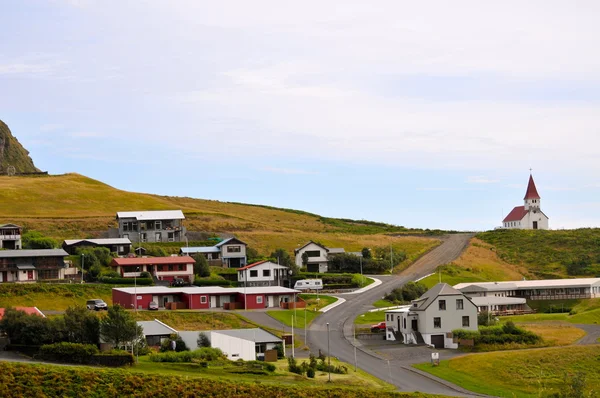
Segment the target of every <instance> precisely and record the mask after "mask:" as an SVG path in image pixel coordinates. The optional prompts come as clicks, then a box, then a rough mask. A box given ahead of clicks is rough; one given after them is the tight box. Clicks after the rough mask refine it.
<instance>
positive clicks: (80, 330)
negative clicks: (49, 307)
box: [64, 306, 100, 344]
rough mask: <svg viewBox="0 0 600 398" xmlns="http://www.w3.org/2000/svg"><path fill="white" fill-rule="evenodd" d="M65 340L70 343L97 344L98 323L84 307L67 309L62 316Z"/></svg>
mask: <svg viewBox="0 0 600 398" xmlns="http://www.w3.org/2000/svg"><path fill="white" fill-rule="evenodd" d="M64 321H65V329H66V335H67V339H68V340H69V342H71V343H81V344H98V342H99V337H100V321H99V320H98V317H97V316H96V314H94V313H93V312H90V311H89V310H88V309H87V308H86V307H83V306H77V307H69V308H67V311H66V312H65V316H64Z"/></svg>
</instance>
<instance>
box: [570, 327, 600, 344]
mask: <svg viewBox="0 0 600 398" xmlns="http://www.w3.org/2000/svg"><path fill="white" fill-rule="evenodd" d="M574 326H576V327H578V328H579V329H583V330H584V331H585V332H586V333H587V334H586V335H585V336H583V337H582V338H581V339H579V341H577V343H576V344H578V345H587V344H598V339H600V325H588V324H583V323H576V324H575V325H574Z"/></svg>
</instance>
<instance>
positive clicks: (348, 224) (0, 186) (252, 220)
mask: <svg viewBox="0 0 600 398" xmlns="http://www.w3.org/2000/svg"><path fill="white" fill-rule="evenodd" d="M0 202H1V203H3V205H2V206H1V207H0V222H13V223H17V224H19V225H22V226H24V227H25V228H26V229H35V230H37V231H40V232H41V233H43V234H45V235H47V236H50V237H53V238H55V239H57V240H63V239H72V238H81V237H98V236H99V235H100V233H101V232H104V231H106V230H107V229H108V228H109V227H114V226H115V225H116V222H115V214H116V212H117V211H126V210H165V209H182V210H183V211H184V213H185V215H186V221H185V225H186V227H187V229H188V230H190V231H212V232H215V233H219V232H225V233H228V234H235V235H236V236H238V237H239V238H240V239H242V240H243V241H245V242H246V243H248V244H249V245H250V246H251V247H253V248H255V249H257V250H258V251H259V252H260V253H262V254H267V255H268V254H269V253H271V252H272V251H273V250H275V249H277V248H283V249H286V250H288V251H289V252H290V253H291V252H293V249H295V248H297V247H298V245H302V244H304V243H306V242H308V241H309V240H315V241H319V242H321V243H323V244H325V245H328V246H333V247H344V248H345V249H346V250H347V251H360V250H361V249H362V248H364V247H377V246H386V247H389V245H390V244H392V245H393V246H394V250H401V251H404V252H406V254H407V256H408V258H409V259H414V258H416V257H418V256H419V255H420V254H422V253H424V252H426V251H427V250H429V249H430V248H431V247H433V246H435V245H437V244H439V240H438V239H433V238H429V237H415V236H403V237H399V238H397V237H394V236H390V235H388V234H389V233H391V232H393V233H397V234H402V233H406V232H413V233H414V232H417V233H418V232H419V231H418V230H411V231H407V230H406V229H405V228H403V227H394V226H390V225H387V224H380V223H371V222H368V221H356V220H339V221H336V222H334V223H332V222H331V220H332V219H324V218H322V217H320V216H318V215H315V214H310V213H306V212H302V211H293V210H289V209H278V208H273V207H266V206H251V205H244V204H239V203H228V202H220V201H215V200H202V199H192V198H186V197H171V196H158V195H150V194H142V193H133V192H126V191H121V190H118V189H115V188H113V187H111V186H109V185H106V184H104V183H102V182H100V181H96V180H93V179H91V178H88V177H85V176H82V175H79V174H65V175H58V176H47V177H35V178H34V177H6V176H0ZM17 215H18V216H17ZM366 227H367V228H366ZM420 232H422V233H424V234H425V233H426V232H427V231H420Z"/></svg>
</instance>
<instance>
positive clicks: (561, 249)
mask: <svg viewBox="0 0 600 398" xmlns="http://www.w3.org/2000/svg"><path fill="white" fill-rule="evenodd" d="M477 238H479V239H481V240H482V241H484V242H487V243H489V244H491V245H493V247H494V250H495V251H496V253H497V255H498V257H499V258H500V259H502V260H503V261H506V262H507V263H511V264H519V265H523V266H524V267H526V268H527V270H528V271H529V272H530V273H532V274H534V275H535V276H536V277H538V278H540V279H551V278H563V277H568V276H571V277H574V276H579V277H585V276H587V277H590V276H599V275H600V229H598V228H593V229H591V228H584V229H574V230H559V231H542V230H517V229H514V230H508V229H500V230H494V231H488V232H482V233H479V234H478V235H477Z"/></svg>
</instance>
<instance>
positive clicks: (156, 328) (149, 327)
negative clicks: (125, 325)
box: [137, 319, 177, 336]
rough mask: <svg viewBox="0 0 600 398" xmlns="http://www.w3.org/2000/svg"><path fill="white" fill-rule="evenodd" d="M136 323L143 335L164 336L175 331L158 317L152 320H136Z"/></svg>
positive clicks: (175, 331)
mask: <svg viewBox="0 0 600 398" xmlns="http://www.w3.org/2000/svg"><path fill="white" fill-rule="evenodd" d="M137 324H138V325H140V326H141V327H142V329H143V330H144V336H165V335H170V334H173V333H177V330H175V329H173V328H172V327H170V326H168V325H166V324H164V323H162V322H161V321H159V320H158V319H155V320H153V321H138V323H137Z"/></svg>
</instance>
